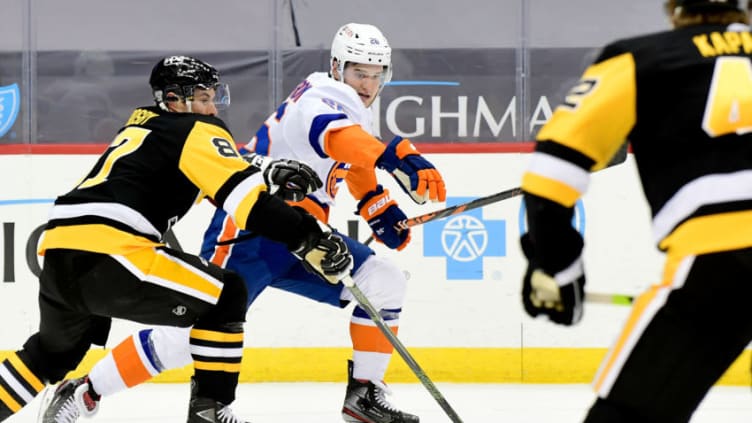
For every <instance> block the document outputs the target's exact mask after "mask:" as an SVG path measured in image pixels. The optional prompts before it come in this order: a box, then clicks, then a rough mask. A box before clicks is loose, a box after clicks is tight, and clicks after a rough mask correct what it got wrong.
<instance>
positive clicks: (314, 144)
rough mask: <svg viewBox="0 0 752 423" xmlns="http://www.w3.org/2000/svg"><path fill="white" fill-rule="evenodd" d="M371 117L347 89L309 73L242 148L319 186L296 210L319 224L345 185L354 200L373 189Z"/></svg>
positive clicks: (376, 149) (375, 146)
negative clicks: (312, 177) (288, 162)
mask: <svg viewBox="0 0 752 423" xmlns="http://www.w3.org/2000/svg"><path fill="white" fill-rule="evenodd" d="M372 126H373V116H372V113H371V109H369V108H367V107H366V106H365V105H364V104H363V101H362V100H361V99H360V97H359V96H358V94H357V92H356V91H355V90H354V89H353V88H352V87H350V86H349V85H347V84H345V83H342V82H339V81H336V80H334V79H332V78H330V77H329V76H328V75H327V74H326V73H325V72H314V73H312V74H310V75H309V76H308V77H307V78H306V79H305V80H303V81H302V82H301V83H300V84H298V86H297V87H295V89H294V90H293V91H292V93H290V95H289V96H288V97H287V99H286V100H285V101H284V102H283V103H282V104H281V105H280V106H279V108H277V111H276V112H274V113H273V114H272V115H271V116H269V118H268V119H267V120H266V121H265V122H264V125H263V126H262V127H261V128H260V129H259V130H258V132H256V135H255V136H254V137H253V139H251V141H250V142H249V143H248V145H247V146H246V149H248V150H249V151H254V152H256V153H259V154H263V155H267V156H272V157H278V158H289V159H295V160H299V161H303V162H305V163H307V164H309V165H310V166H311V167H312V168H313V169H315V170H316V172H317V173H318V175H319V177H320V178H321V180H322V181H324V186H323V187H322V188H320V189H319V190H318V191H316V192H314V193H313V194H311V195H309V196H308V198H306V199H305V200H303V201H302V202H300V203H298V204H296V205H299V206H301V207H303V208H305V209H306V210H308V211H309V212H310V213H311V214H313V215H314V216H316V217H317V218H319V219H320V220H322V221H326V220H327V218H328V210H329V207H330V206H332V205H333V204H334V198H335V197H336V195H337V190H338V187H339V184H340V183H341V182H342V181H343V180H345V181H346V182H347V185H348V188H349V189H350V192H351V193H352V194H353V196H354V197H355V198H356V199H360V198H361V197H363V195H365V194H366V193H367V192H368V191H371V190H373V189H374V188H375V187H376V175H375V171H374V167H375V163H376V159H377V158H378V157H379V156H380V155H381V154H382V153H383V152H384V148H385V147H384V145H383V144H382V143H381V142H380V141H379V140H378V139H377V138H375V137H374V136H373V135H372Z"/></svg>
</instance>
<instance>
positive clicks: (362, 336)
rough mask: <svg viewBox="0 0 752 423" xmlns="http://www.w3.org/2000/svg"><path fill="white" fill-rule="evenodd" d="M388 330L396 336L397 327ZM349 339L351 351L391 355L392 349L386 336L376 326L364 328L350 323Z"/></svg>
mask: <svg viewBox="0 0 752 423" xmlns="http://www.w3.org/2000/svg"><path fill="white" fill-rule="evenodd" d="M389 329H391V330H392V333H394V334H395V335H397V332H398V330H399V326H390V327H389ZM350 337H351V338H352V343H353V349H355V350H357V351H366V352H378V353H385V354H391V353H392V350H393V349H394V347H392V344H391V343H389V340H388V339H386V336H384V334H383V333H381V330H380V329H379V328H377V327H376V326H365V325H359V324H357V323H352V322H350Z"/></svg>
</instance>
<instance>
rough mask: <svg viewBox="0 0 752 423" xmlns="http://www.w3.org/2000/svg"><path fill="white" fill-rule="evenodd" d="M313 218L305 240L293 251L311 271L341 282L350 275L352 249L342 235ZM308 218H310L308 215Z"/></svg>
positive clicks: (333, 282) (335, 282) (327, 278)
mask: <svg viewBox="0 0 752 423" xmlns="http://www.w3.org/2000/svg"><path fill="white" fill-rule="evenodd" d="M308 216H309V217H310V219H313V220H314V222H312V224H313V225H316V226H315V227H312V226H311V223H309V222H310V221H308V222H307V224H306V225H305V226H308V227H309V229H310V231H309V232H308V233H307V234H306V236H305V238H304V239H303V242H302V243H301V244H300V246H298V247H297V248H295V249H291V252H292V253H293V254H294V255H295V256H296V257H297V258H299V259H300V260H301V261H302V262H303V267H305V268H306V270H308V271H309V272H311V273H314V274H316V275H319V276H321V277H322V278H324V279H325V280H326V281H327V282H329V283H331V284H337V283H339V281H340V280H342V278H344V277H345V276H348V275H349V274H350V272H351V271H352V268H353V258H352V255H351V254H350V249H349V248H347V244H346V243H345V241H344V240H343V239H342V237H341V236H340V235H338V234H336V233H334V232H332V230H331V228H330V227H328V226H326V225H324V224H323V223H320V222H319V221H318V220H316V219H315V218H313V217H312V216H310V215H308ZM306 219H308V218H307V217H306Z"/></svg>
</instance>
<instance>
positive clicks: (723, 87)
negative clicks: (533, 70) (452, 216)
mask: <svg viewBox="0 0 752 423" xmlns="http://www.w3.org/2000/svg"><path fill="white" fill-rule="evenodd" d="M750 58H752V34H750V32H749V28H748V27H747V26H744V25H739V24H734V25H731V26H729V27H726V26H719V25H701V26H692V27H686V28H681V29H676V30H672V31H666V32H660V33H655V34H650V35H646V36H641V37H635V38H630V39H625V40H620V41H616V42H614V43H612V44H609V45H608V46H606V47H605V48H604V49H603V51H602V52H601V54H600V56H599V58H598V59H597V60H596V61H595V62H594V63H593V64H592V65H591V66H590V67H589V68H588V69H587V70H586V71H585V73H584V74H583V76H582V78H581V79H580V80H579V82H578V83H577V84H576V85H575V86H574V87H573V88H572V89H571V90H570V91H569V92H568V94H567V95H566V97H565V99H564V101H563V102H562V103H561V104H560V105H559V106H558V107H557V109H556V110H555V112H554V114H553V115H552V117H551V119H550V120H549V122H547V124H546V125H545V126H544V127H543V128H542V129H541V131H540V132H539V134H538V137H537V140H538V142H537V143H536V149H535V152H534V153H533V155H532V157H531V161H530V165H529V167H528V169H527V171H526V172H525V174H524V175H523V182H522V188H523V189H524V191H525V192H526V194H527V196H530V197H537V198H539V199H540V198H542V199H545V200H550V203H551V204H556V205H559V206H563V207H565V208H571V207H572V206H573V205H574V203H575V202H576V201H577V199H578V198H579V197H580V196H582V195H583V194H584V193H585V191H586V189H587V186H588V184H589V178H590V173H589V172H591V171H594V170H598V169H601V168H603V167H605V166H606V164H607V163H608V162H609V160H610V158H611V157H612V155H613V154H614V153H615V152H616V151H617V149H618V148H619V147H620V146H621V145H622V144H623V142H624V141H625V140H628V141H629V142H630V143H631V147H632V152H633V153H634V159H635V162H636V164H637V167H638V170H639V175H640V179H641V181H642V185H643V190H644V194H645V197H646V199H647V201H648V203H649V206H650V209H651V212H652V217H653V226H652V229H653V235H654V239H655V242H656V244H657V245H658V246H659V248H660V249H662V250H667V249H670V248H681V249H682V250H684V249H686V252H688V253H703V252H712V251H721V250H728V249H735V248H741V247H745V246H750V245H752V134H751V133H750V131H752V62H751V61H750ZM614 189H618V187H615V188H614Z"/></svg>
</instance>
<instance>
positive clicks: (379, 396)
mask: <svg viewBox="0 0 752 423" xmlns="http://www.w3.org/2000/svg"><path fill="white" fill-rule="evenodd" d="M352 374H353V363H352V361H348V364H347V393H346V394H345V404H344V405H343V406H342V418H343V419H344V420H345V421H346V422H348V423H418V422H419V421H420V419H419V418H418V416H414V415H412V414H409V413H405V412H404V411H400V410H398V409H396V408H395V407H394V406H393V405H391V404H390V403H389V402H388V401H387V400H386V394H387V393H389V392H388V388H387V387H386V385H384V384H383V383H379V382H377V383H373V382H371V381H368V382H360V381H358V380H356V379H353V376H352Z"/></svg>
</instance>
